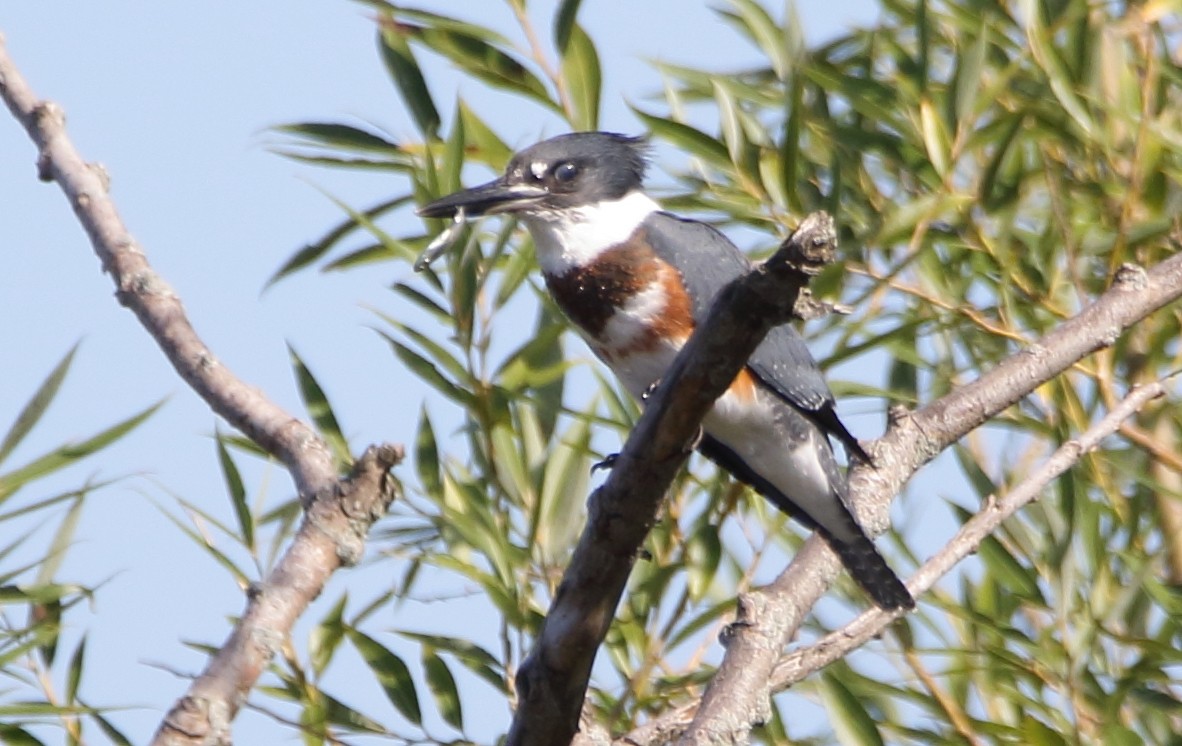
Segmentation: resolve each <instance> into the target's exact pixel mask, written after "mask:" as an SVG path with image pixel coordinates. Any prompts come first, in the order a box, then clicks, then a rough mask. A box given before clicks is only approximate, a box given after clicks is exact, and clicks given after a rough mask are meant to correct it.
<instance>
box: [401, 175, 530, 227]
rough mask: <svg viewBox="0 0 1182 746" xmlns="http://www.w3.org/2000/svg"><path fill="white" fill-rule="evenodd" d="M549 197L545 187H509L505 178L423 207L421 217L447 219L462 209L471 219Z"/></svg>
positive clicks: (509, 209)
mask: <svg viewBox="0 0 1182 746" xmlns="http://www.w3.org/2000/svg"><path fill="white" fill-rule="evenodd" d="M547 194H549V192H547V191H546V190H545V189H543V188H542V187H537V186H530V185H529V184H506V183H505V180H504V178H500V179H497V180H495V181H490V182H488V183H487V184H481V185H480V186H474V187H472V188H471V189H464V190H462V191H459V192H456V193H454V194H449V195H447V196H446V197H440V198H439V199H437V200H435V201H434V202H429V203H427V204H425V205H423V206H422V207H420V208H419V209H418V214H419V215H421V216H423V217H425V218H446V217H451V216H452V215H455V214H456V211H457V210H458V209H460V208H461V207H462V208H464V212H465V213H466V214H467V215H468V216H470V217H479V216H481V215H491V214H494V213H498V212H512V211H513V210H516V209H519V208H521V207H525V206H526V205H530V204H533V203H534V202H537V201H538V200H540V199H541V198H543V197H545V196H546V195H547Z"/></svg>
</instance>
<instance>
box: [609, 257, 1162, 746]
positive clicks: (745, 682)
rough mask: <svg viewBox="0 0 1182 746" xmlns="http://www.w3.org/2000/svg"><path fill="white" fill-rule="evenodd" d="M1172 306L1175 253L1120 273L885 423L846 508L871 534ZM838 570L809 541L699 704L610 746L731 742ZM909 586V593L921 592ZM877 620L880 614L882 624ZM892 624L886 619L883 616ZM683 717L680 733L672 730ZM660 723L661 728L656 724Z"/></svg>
mask: <svg viewBox="0 0 1182 746" xmlns="http://www.w3.org/2000/svg"><path fill="white" fill-rule="evenodd" d="M1179 297H1182V254H1180V255H1176V256H1173V257H1171V258H1169V259H1167V260H1166V261H1164V262H1161V263H1160V264H1158V265H1156V266H1154V267H1153V268H1151V269H1150V270H1149V271H1146V270H1144V269H1142V268H1140V267H1136V266H1133V265H1124V266H1122V267H1121V268H1120V269H1119V270H1118V272H1117V274H1116V277H1115V279H1114V282H1113V285H1112V287H1111V288H1110V289H1109V290H1108V291H1107V292H1105V293H1104V294H1103V295H1102V296H1100V297H1099V298H1098V299H1097V300H1096V301H1095V302H1094V303H1093V304H1092V305H1090V306H1089V307H1087V308H1085V309H1084V310H1083V311H1081V312H1080V313H1079V314H1078V315H1077V316H1075V317H1074V318H1072V319H1070V320H1069V321H1067V322H1065V323H1063V324H1062V325H1060V326H1059V327H1058V328H1057V329H1055V330H1054V331H1052V332H1051V333H1050V334H1048V335H1046V336H1045V337H1043V338H1042V339H1041V340H1039V341H1037V342H1034V343H1032V344H1030V345H1029V346H1028V347H1027V348H1026V349H1024V350H1022V351H1020V352H1018V353H1016V354H1014V355H1012V356H1010V357H1009V358H1007V359H1006V360H1004V361H1002V362H1001V363H1000V364H999V365H998V366H997V367H996V368H994V369H992V370H990V371H988V372H987V373H985V374H983V375H982V376H981V377H980V378H978V379H977V380H976V381H974V382H972V383H970V384H968V385H966V386H963V387H960V388H958V389H957V390H955V391H954V392H952V393H951V394H948V395H947V396H944V397H942V398H941V399H939V400H937V401H935V402H933V403H931V404H929V405H928V406H926V407H923V408H922V409H920V410H917V411H915V412H910V413H904V414H902V415H900V416H897V417H895V418H893V419H892V421H891V423H890V425H889V427H888V431H887V434H886V435H885V436H883V437H882V438H880V439H878V440H876V441H874V442H873V443H870V444H869V447H868V449H867V450H869V451H870V453H871V455H872V456H873V457H874V466H873V467H870V466H866V465H861V464H860V465H858V466H856V467H855V468H854V469H853V470H852V472H851V477H850V492H851V495H852V501H853V508H854V511H855V512H856V513H857V515H858V518H859V521H860V522H861V523H862V525H863V526H864V527H866V529H867V530H868V531H871V532H873V533H881V531H882V530H883V529H884V528H885V526H886V524H887V521H888V511H889V507H890V502H891V500H892V499H893V498H894V496H895V495H896V494H897V493H898V491H899V490H900V489H901V488H902V486H903V484H904V483H905V482H906V481H907V480H908V479H910V478H911V476H912V475H913V474H914V473H915V472H916V471H918V469H919V468H920V467H921V466H923V465H924V464H926V463H927V462H928V461H930V460H931V459H932V458H934V457H935V456H936V455H937V454H938V453H940V451H942V450H943V449H945V448H947V447H948V446H949V445H951V444H952V443H954V442H956V441H957V440H958V439H960V438H961V437H963V436H964V435H966V434H967V433H969V432H970V431H972V430H973V429H975V428H977V427H979V426H980V425H981V424H983V423H985V422H986V421H988V420H989V419H990V418H992V417H993V416H995V415H996V414H998V413H999V412H1001V411H1003V410H1004V409H1006V408H1007V407H1009V406H1011V405H1013V404H1015V403H1016V402H1017V401H1018V400H1019V399H1021V398H1022V397H1023V396H1025V395H1027V394H1028V393H1030V392H1031V391H1033V390H1034V389H1035V388H1037V387H1038V386H1040V385H1042V384H1043V383H1045V382H1046V381H1048V380H1050V379H1051V378H1053V377H1055V376H1056V375H1059V374H1060V373H1062V372H1063V371H1065V370H1067V369H1068V368H1069V367H1071V366H1072V365H1074V364H1075V363H1076V362H1078V361H1079V360H1081V359H1083V358H1084V357H1086V356H1087V355H1089V354H1091V353H1092V352H1094V351H1096V350H1099V349H1102V348H1104V347H1107V346H1109V345H1111V344H1113V343H1114V342H1115V341H1116V340H1117V339H1118V338H1119V337H1120V336H1121V334H1122V333H1123V332H1124V331H1125V330H1126V329H1128V328H1129V327H1130V326H1132V325H1133V324H1135V323H1137V322H1138V321H1140V320H1141V319H1143V318H1145V317H1146V316H1148V315H1149V314H1151V313H1153V312H1154V311H1156V310H1158V309H1160V308H1162V307H1163V306H1165V305H1167V304H1169V303H1171V302H1173V301H1175V300H1177V299H1178V298H1179ZM840 567H841V564H840V561H839V560H838V559H837V557H836V555H834V554H833V552H832V550H830V549H829V547H828V546H827V545H826V544H825V543H824V542H823V541H821V540H820V539H818V538H817V537H816V536H813V537H810V538H809V539H808V541H806V542H805V544H804V546H803V547H802V548H801V550H800V551H799V552H798V553H797V554H796V556H795V557H794V558H793V560H792V562H791V563H790V564H789V566H788V568H787V569H786V570H785V571H784V572H783V573H781V574H780V576H779V577H778V578H776V580H775V581H773V582H772V583H771V584H770V585H768V586H767V587H765V588H762V589H759V590H756V591H752V592H751V593H749V594H745V596H744V597H743V598H741V599H740V603H739V609H738V617H737V619H736V623H735V624H733V625H731V627H730V628H729V629H730V632H731V634H730V636H729V638H728V641H727V647H726V653H725V655H724V657H723V661H722V663H721V664H720V666H719V669H718V671H717V672H716V674H715V677H714V679H713V680H712V682H711V684H710V686H709V688H708V690H707V692H706V695H705V696H704V697H703V699H702V702H701V703H700V704H693V705H690V706H687V707H684V708H679V709H677V710H673V711H670V712H669V713H666V714H665V715H663V716H661V717H660V718H657V719H656V720H654V721H653V722H651V723H648V724H646V725H644V726H641V727H639V728H636V729H634V730H633V731H631V732H630V733H629V734H628V735H627V736H625V737H623V738H621V739H619V740H618V741H617V743H627V744H647V743H656V742H661V741H659V740H654V739H655V738H656V735H657V734H661V735H660V738H662V739H668V738H676V737H677V736H678V735H679V734H681V733H684V735H683V736H682V740H681V743H687V744H694V743H740V742H744V740H745V738H746V734H747V733H748V732H749V731H750V728H751V726H752V725H753V724H754V723H757V722H761V720H762V718H763V717H764V716H765V715H766V714H767V712H768V707H769V705H768V699H769V697H770V696H771V694H772V693H773V691H774V690H773V688H772V677H773V672H774V671H775V670H776V663H777V661H778V660H779V657H780V655H781V653H782V651H783V650H784V649H785V648H786V647H787V645H788V643H789V642H790V641H791V640H792V638H793V637H794V636H795V635H796V631H797V630H798V629H799V627H800V625H801V624H802V623H803V621H804V616H805V614H806V613H807V612H808V610H809V609H811V608H812V607H813V605H814V604H815V603H816V602H817V600H818V599H819V598H820V597H821V595H822V594H823V593H825V591H826V590H827V589H828V587H829V585H830V584H831V583H832V582H833V580H834V579H835V578H836V577H837V575H838V572H839V571H840ZM916 582H917V581H915V580H913V581H912V583H911V584H909V588H910V589H911V590H912V592H913V593H916V592H917V591H918V590H923V588H920V587H919V586H918V585H916V584H915V583H916ZM884 616H885V615H884ZM892 618H893V617H892ZM691 713H692V714H693V717H692V722H691V724H690V725H689V726H688V727H686V728H685V730H684V731H682V730H681V727H680V726H677V725H676V724H677V723H682V722H685V720H686V719H687V718H688V717H689V715H690V714H691ZM666 721H667V722H666Z"/></svg>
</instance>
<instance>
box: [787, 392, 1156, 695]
mask: <svg viewBox="0 0 1182 746" xmlns="http://www.w3.org/2000/svg"><path fill="white" fill-rule="evenodd" d="M1167 380H1168V379H1167ZM1165 393H1166V387H1165V382H1164V381H1154V382H1152V383H1148V384H1145V385H1141V386H1137V387H1135V388H1133V390H1132V391H1130V392H1129V395H1128V396H1126V397H1125V398H1124V399H1122V400H1121V401H1120V403H1119V404H1117V405H1116V406H1115V407H1113V409H1112V410H1111V411H1110V412H1109V413H1108V414H1107V415H1105V416H1104V418H1103V419H1102V420H1100V421H1099V422H1097V423H1096V424H1095V425H1093V426H1092V427H1090V428H1088V429H1087V430H1086V431H1085V432H1084V433H1083V434H1081V435H1079V436H1078V437H1076V438H1073V439H1072V440H1069V441H1067V442H1066V443H1064V444H1063V445H1062V446H1060V447H1059V448H1058V449H1057V450H1056V451H1055V453H1054V454H1052V455H1051V457H1050V458H1049V459H1047V461H1046V462H1044V463H1043V465H1042V466H1041V467H1039V468H1038V469H1037V470H1035V472H1034V473H1033V474H1031V475H1030V476H1029V477H1027V478H1026V479H1025V480H1024V481H1023V482H1021V483H1020V484H1018V485H1017V486H1016V487H1014V489H1012V490H1010V492H1009V493H1007V494H1006V495H1004V496H1003V497H1001V498H1000V499H998V498H996V497H994V496H991V497H990V499H989V500H988V502H986V504H985V507H984V508H983V509H982V510H981V512H979V513H977V514H976V515H975V516H973V517H972V518H971V519H969V520H968V521H967V522H966V523H965V524H964V525H963V526H961V527H960V530H959V531H957V532H956V535H955V536H953V537H952V539H951V540H949V542H948V544H947V545H945V546H944V548H943V549H941V550H940V551H939V552H937V553H936V554H935V555H933V556H932V558H931V559H929V560H928V561H927V562H925V563H924V564H923V566H922V567H920V568H919V570H918V571H917V572H916V573H915V575H913V576H912V577H911V580H910V582H908V584H907V587H908V588H909V589H910V590H911V591H912V592H913V593H917V594H918V593H923V592H924V591H926V590H928V589H930V588H931V587H932V586H933V585H935V584H936V581H937V580H939V579H940V578H941V577H943V576H944V575H946V574H948V573H949V572H951V570H952V568H953V567H955V566H956V565H957V563H959V562H960V561H961V560H963V559H964V558H965V557H967V556H969V555H970V554H972V553H973V552H975V551H976V550H977V548H978V547H979V546H981V542H982V541H984V540H985V538H986V537H988V536H989V535H990V534H991V533H993V531H994V529H996V528H997V527H998V526H1000V525H1001V522H1002V521H1004V520H1005V519H1007V518H1009V517H1010V516H1012V515H1013V514H1014V513H1016V512H1017V511H1018V510H1019V509H1021V508H1022V507H1023V506H1025V505H1026V504H1027V503H1030V502H1032V501H1034V500H1036V499H1037V498H1038V496H1039V495H1040V494H1041V493H1042V491H1043V490H1045V489H1046V488H1047V486H1048V485H1050V483H1051V482H1052V481H1054V480H1055V479H1056V478H1057V477H1059V476H1060V475H1061V474H1063V473H1064V472H1066V471H1067V470H1068V469H1070V468H1071V467H1072V466H1074V465H1075V464H1076V463H1078V462H1079V460H1080V459H1081V458H1083V456H1084V455H1085V454H1086V453H1088V452H1090V451H1093V450H1095V449H1096V448H1097V447H1098V446H1099V445H1100V441H1102V440H1103V439H1104V438H1107V437H1108V436H1109V435H1112V434H1113V433H1114V432H1116V431H1117V430H1119V429H1120V426H1121V423H1122V422H1124V421H1125V420H1127V419H1128V418H1130V417H1132V416H1133V415H1134V414H1136V413H1137V411H1138V410H1140V409H1141V407H1143V406H1145V405H1146V404H1147V403H1148V402H1149V401H1150V400H1152V399H1156V398H1157V397H1159V396H1163V395H1164V394H1165ZM897 616H898V615H896V614H886V613H883V612H882V611H881V610H880V609H873V610H870V611H868V612H866V613H864V614H862V615H861V616H859V617H858V618H857V619H855V620H853V621H852V622H850V623H849V624H848V625H846V626H845V627H843V628H842V629H839V630H837V631H835V632H831V633H830V634H828V635H826V636H825V637H823V638H822V639H820V640H818V641H817V642H815V643H813V644H812V645H809V646H808V647H807V648H804V649H802V650H798V651H796V652H794V653H792V654H790V655H787V656H785V657H784V658H783V659H782V660H780V662H779V663H777V664H776V667H775V670H774V672H773V674H772V683H771V688H772V690H773V691H780V690H782V689H786V688H788V687H789V686H792V685H793V684H795V683H796V682H798V681H800V680H801V679H803V678H804V677H805V676H808V675H809V674H810V673H812V672H814V671H817V670H819V669H821V668H824V667H825V666H827V665H829V664H830V663H832V662H833V661H835V660H837V659H839V658H841V657H842V656H844V655H845V654H846V653H848V652H849V651H851V650H853V649H855V648H858V647H861V646H862V645H864V644H866V643H867V642H868V641H870V640H871V639H873V638H874V637H876V636H877V635H879V634H881V633H882V631H883V630H884V629H886V627H887V625H889V624H890V623H891V622H892V621H894V620H895V618H896V617H897Z"/></svg>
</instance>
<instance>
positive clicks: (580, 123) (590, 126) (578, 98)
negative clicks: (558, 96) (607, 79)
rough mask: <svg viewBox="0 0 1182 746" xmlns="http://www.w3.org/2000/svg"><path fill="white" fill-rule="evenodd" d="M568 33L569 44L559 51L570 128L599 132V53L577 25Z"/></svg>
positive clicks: (600, 85)
mask: <svg viewBox="0 0 1182 746" xmlns="http://www.w3.org/2000/svg"><path fill="white" fill-rule="evenodd" d="M576 4H577V3H576ZM568 33H569V40H568V43H567V44H566V45H563V46H561V47H559V49H560V50H562V51H561V54H560V57H561V60H562V79H563V81H564V82H565V83H566V92H567V96H568V97H569V99H570V104H571V109H572V111H571V112H570V114H569V116H570V118H571V125H572V126H573V127H574V128H575V129H576V130H595V129H599V100H600V96H601V90H602V86H603V77H602V72H601V70H600V66H599V53H598V52H596V50H595V43H594V42H593V41H591V37H590V36H588V35H587V32H585V31H583V28H582V27H581V26H579V25H578V24H577V23H576V24H574V25H572V26H571V28H570V31H569V32H568Z"/></svg>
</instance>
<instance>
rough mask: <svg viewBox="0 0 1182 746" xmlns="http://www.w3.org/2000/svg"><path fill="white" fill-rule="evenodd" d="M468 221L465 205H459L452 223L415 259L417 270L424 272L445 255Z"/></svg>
mask: <svg viewBox="0 0 1182 746" xmlns="http://www.w3.org/2000/svg"><path fill="white" fill-rule="evenodd" d="M467 222H468V215H467V213H466V211H465V210H464V208H463V207H457V208H456V212H455V215H453V216H452V223H451V225H449V226H447V227H446V228H444V229H443V232H442V233H440V234H439V235H438V236H436V237H435V238H433V239H431V243H429V244H427V248H425V249H423V253H422V254H419V258H418V259H416V260H415V272H422V271H423V270H424V269H426V268H427V267H429V266H431V262H433V261H435V260H436V259H438V258H439V257H441V256H443V253H444V252H445V251H447V250H448V249H450V248H451V247H452V244H454V243H455V242H456V238H457V237H458V236H459V235H460V231H461V230H463V229H464V224H465V223H467Z"/></svg>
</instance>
